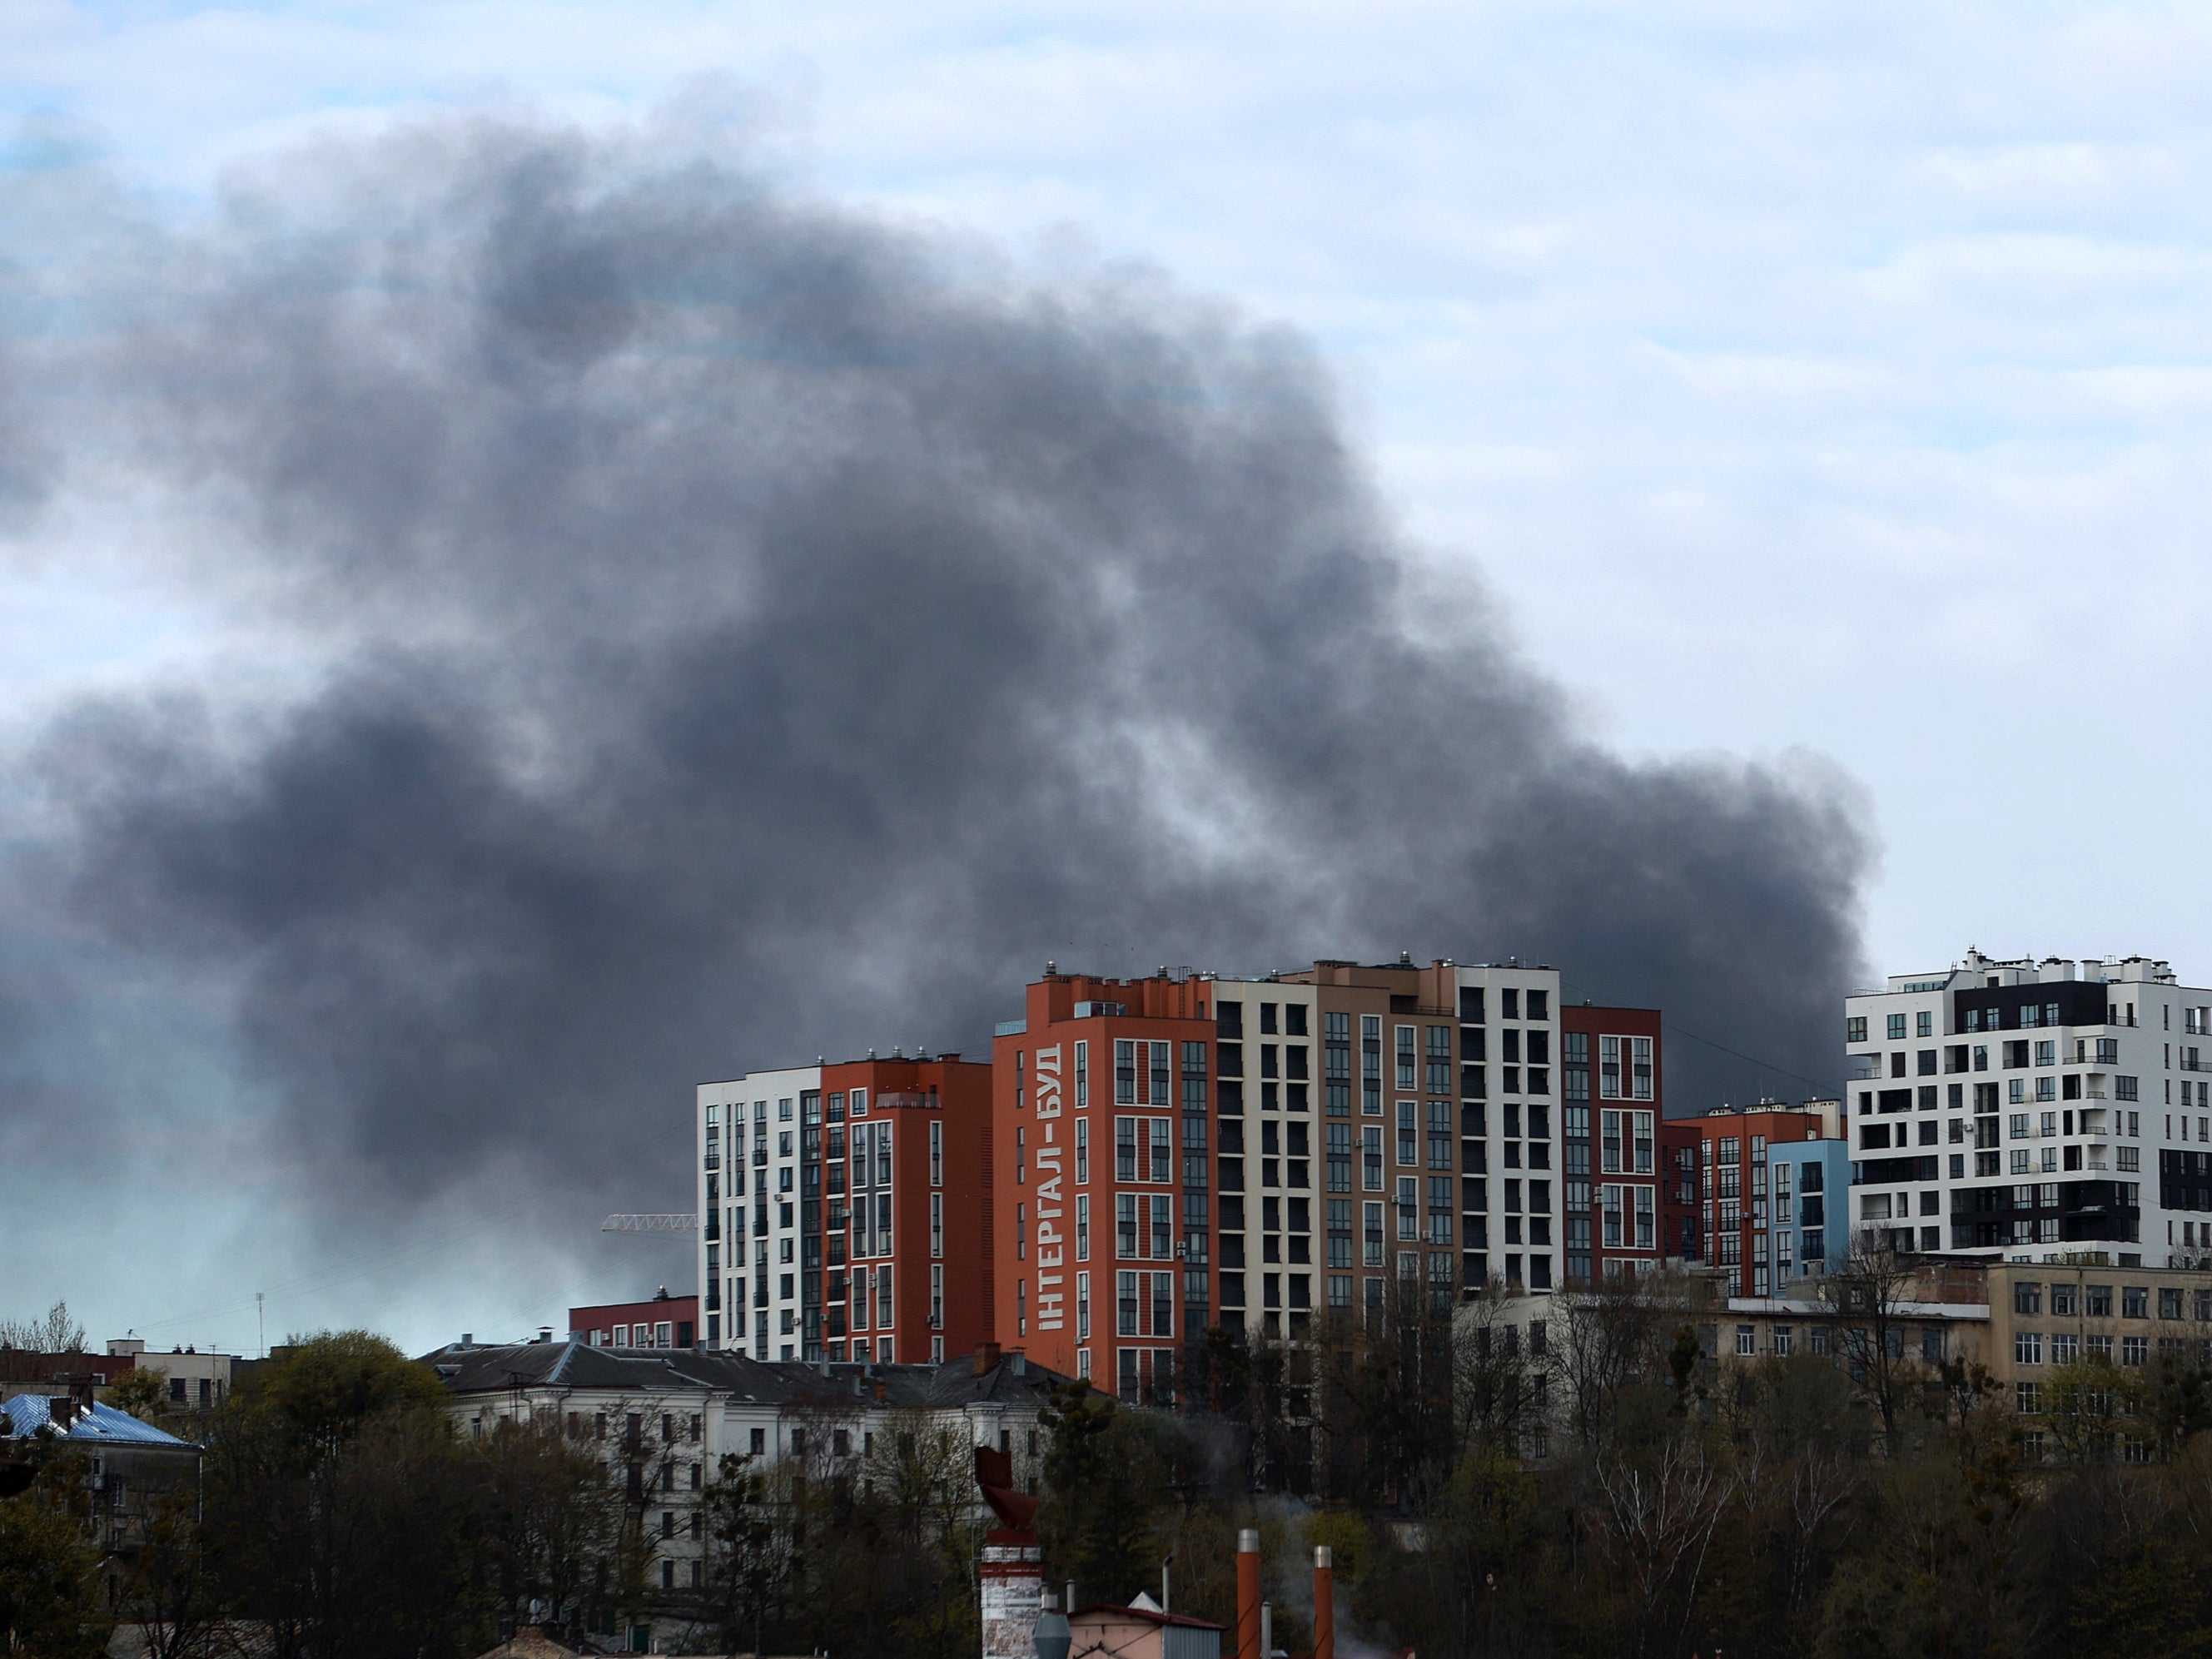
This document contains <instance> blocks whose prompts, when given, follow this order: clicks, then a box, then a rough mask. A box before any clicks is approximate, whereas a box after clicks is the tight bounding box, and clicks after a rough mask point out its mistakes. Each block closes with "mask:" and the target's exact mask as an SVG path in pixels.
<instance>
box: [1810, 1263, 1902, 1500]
mask: <svg viewBox="0 0 2212 1659" xmlns="http://www.w3.org/2000/svg"><path fill="white" fill-rule="evenodd" d="M1912 1282H1913V1274H1912V1269H1911V1266H1910V1264H1908V1263H1907V1262H1906V1261H1905V1260H1904V1259H1903V1258H1902V1257H1900V1256H1899V1255H1898V1254H1897V1252H1896V1251H1895V1250H1894V1249H1893V1248H1891V1246H1890V1244H1889V1242H1888V1237H1887V1233H1886V1232H1885V1231H1883V1230H1881V1229H1879V1228H1867V1229H1863V1230H1862V1231H1860V1232H1859V1233H1858V1235H1857V1237H1856V1239H1855V1240H1854V1242H1853V1243H1852V1246H1851V1251H1850V1255H1849V1256H1847V1257H1846V1258H1845V1259H1844V1265H1843V1267H1841V1268H1840V1269H1839V1270H1838V1272H1836V1273H1833V1274H1832V1275H1830V1276H1829V1277H1828V1278H1827V1279H1825V1280H1823V1281H1822V1283H1821V1294H1822V1295H1823V1296H1824V1297H1826V1298H1827V1299H1828V1303H1829V1310H1830V1313H1829V1316H1830V1318H1831V1320H1832V1322H1833V1329H1834V1333H1835V1339H1834V1340H1835V1348H1836V1352H1838V1354H1840V1355H1842V1356H1843V1358H1844V1365H1845V1369H1846V1370H1847V1371H1848V1372H1849V1374H1850V1379H1851V1381H1852V1383H1854V1384H1856V1385H1857V1387H1858V1389H1859V1390H1860V1392H1861V1393H1862V1394H1863V1395H1864V1396H1865V1398H1866V1400H1867V1402H1868V1403H1869V1405H1871V1406H1872V1407H1874V1410H1875V1415H1876V1416H1878V1417H1879V1418H1880V1419H1881V1437H1882V1443H1883V1445H1884V1446H1885V1447H1886V1448H1887V1450H1888V1452H1889V1454H1890V1455H1892V1456H1895V1455H1897V1452H1898V1449H1899V1428H1900V1420H1901V1418H1902V1414H1903V1412H1904V1409H1905V1404H1906V1401H1907V1396H1908V1395H1909V1394H1910V1392H1911V1389H1912V1387H1913V1385H1914V1384H1915V1383H1917V1381H1918V1380H1919V1377H1920V1375H1921V1372H1922V1370H1923V1367H1922V1365H1921V1364H1920V1361H1919V1359H1918V1358H1917V1357H1916V1356H1912V1355H1909V1354H1908V1353H1907V1352H1906V1351H1905V1323H1904V1321H1905V1304H1906V1302H1907V1299H1908V1293H1909V1292H1910V1291H1911V1288H1912Z"/></svg>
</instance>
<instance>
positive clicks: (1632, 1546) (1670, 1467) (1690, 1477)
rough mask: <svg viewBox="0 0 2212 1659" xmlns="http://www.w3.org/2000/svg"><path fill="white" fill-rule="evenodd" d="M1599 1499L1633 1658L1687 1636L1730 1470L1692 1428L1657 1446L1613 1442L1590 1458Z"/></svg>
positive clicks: (1730, 1486)
mask: <svg viewBox="0 0 2212 1659" xmlns="http://www.w3.org/2000/svg"><path fill="white" fill-rule="evenodd" d="M1591 1473H1592V1475H1593V1477H1594V1479H1595V1484H1596V1486H1597V1490H1598V1492H1599V1495H1600V1497H1601V1500H1602V1507H1601V1510H1600V1511H1599V1515H1600V1534H1599V1535H1600V1538H1601V1542H1602V1545H1603V1547H1604V1549H1605V1552H1606V1554H1607V1558H1608V1559H1609V1560H1610V1561H1611V1562H1612V1563H1613V1567H1614V1571H1615V1575H1616V1578H1617V1582H1618V1583H1620V1585H1621V1586H1622V1587H1623V1588H1624V1589H1626V1593H1627V1598H1628V1603H1629V1637H1630V1640H1631V1641H1632V1644H1633V1646H1634V1650H1635V1651H1636V1652H1637V1653H1638V1654H1639V1655H1640V1654H1644V1653H1647V1652H1649V1651H1650V1650H1651V1649H1652V1646H1653V1645H1654V1644H1658V1645H1659V1646H1660V1647H1661V1649H1662V1650H1665V1649H1666V1648H1668V1647H1669V1646H1671V1645H1672V1642H1673V1638H1681V1637H1685V1636H1686V1634H1687V1632H1689V1629H1690V1626H1691V1621H1692V1619H1693V1618H1694V1616H1695V1614H1696V1612H1697V1606H1698V1595H1699V1590H1700V1589H1702V1588H1703V1585H1704V1582H1705V1567H1706V1563H1707V1560H1708V1558H1709V1556H1710V1554H1711V1548H1712V1541H1713V1533H1714V1530H1715V1529H1716V1528H1717V1527H1718V1526H1719V1524H1720V1521H1721V1517H1722V1515H1723V1512H1724V1510H1726V1509H1727V1507H1728V1506H1729V1503H1730V1501H1731V1500H1732V1498H1733V1497H1734V1494H1735V1479H1734V1476H1733V1474H1732V1473H1731V1471H1730V1470H1729V1468H1727V1466H1726V1465H1725V1464H1724V1463H1723V1462H1722V1461H1721V1460H1720V1459H1718V1458H1716V1457H1715V1456H1714V1455H1712V1453H1711V1449H1709V1448H1708V1447H1707V1445H1706V1444H1705V1439H1704V1437H1703V1436H1702V1435H1701V1434H1699V1432H1697V1431H1696V1430H1695V1429H1694V1428H1685V1429H1682V1430H1680V1431H1677V1432H1675V1433H1673V1434H1669V1435H1668V1436H1666V1437H1664V1438H1663V1439H1662V1441H1661V1442H1660V1443H1659V1444H1658V1445H1657V1446H1656V1448H1644V1447H1636V1448H1633V1449H1632V1448H1630V1447H1628V1446H1627V1445H1626V1443H1624V1442H1615V1443H1612V1444H1610V1445H1608V1446H1607V1447H1604V1448H1601V1449H1599V1450H1598V1451H1597V1452H1596V1453H1595V1455H1594V1456H1593V1458H1592V1462H1591Z"/></svg>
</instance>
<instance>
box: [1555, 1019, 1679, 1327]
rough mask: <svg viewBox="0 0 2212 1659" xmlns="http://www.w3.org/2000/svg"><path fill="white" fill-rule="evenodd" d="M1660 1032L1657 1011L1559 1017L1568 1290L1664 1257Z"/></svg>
mask: <svg viewBox="0 0 2212 1659" xmlns="http://www.w3.org/2000/svg"><path fill="white" fill-rule="evenodd" d="M1660 1026H1661V1022H1660V1018H1659V1011H1658V1010H1657V1009H1656V1008H1599V1007H1595V1006H1591V1005H1590V1004H1589V1003H1583V1004H1580V1005H1570V1006H1567V1007H1565V1008H1562V1009H1560V1010H1559V1049H1560V1054H1559V1057H1560V1061H1561V1066H1560V1074H1559V1075H1560V1094H1561V1103H1560V1111H1561V1115H1562V1118H1563V1120H1564V1121H1563V1122H1562V1125H1561V1128H1562V1131H1563V1133H1564V1134H1565V1139H1566V1170H1565V1176H1566V1179H1565V1211H1566V1234H1567V1237H1566V1247H1567V1257H1566V1278H1567V1282H1568V1283H1569V1284H1571V1285H1575V1284H1589V1283H1590V1282H1591V1281H1592V1280H1593V1279H1599V1278H1603V1277H1605V1276H1606V1275H1607V1274H1614V1273H1624V1272H1626V1273H1634V1272H1635V1271H1637V1270H1638V1268H1642V1267H1657V1266H1658V1265H1659V1263H1660V1262H1661V1261H1662V1260H1663V1259H1664V1257H1665V1248H1664V1247H1665V1237H1664V1234H1663V1232H1662V1229H1661V1226H1660V1213H1661V1209H1662V1204H1661V1191H1660V1188H1661V1185H1662V1171H1661V1170H1660V1167H1659V1164H1660V1158H1659V1126H1660V1125H1661V1124H1662V1123H1663V1122H1664V1121H1666V1116H1667V1108H1666V1100H1665V1096H1664V1086H1663V1084H1662V1069H1661V1066H1660Z"/></svg>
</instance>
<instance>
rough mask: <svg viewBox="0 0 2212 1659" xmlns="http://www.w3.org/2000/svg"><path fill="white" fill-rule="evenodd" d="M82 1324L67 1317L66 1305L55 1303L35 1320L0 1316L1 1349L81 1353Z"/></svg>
mask: <svg viewBox="0 0 2212 1659" xmlns="http://www.w3.org/2000/svg"><path fill="white" fill-rule="evenodd" d="M84 1344H85V1334H84V1327H83V1326H82V1325H80V1324H78V1323H77V1322H76V1320H74V1319H72V1318H71V1317H70V1310H69V1304H68V1303H66V1302H57V1303H55V1304H54V1305H53V1306H52V1307H51V1308H49V1309H47V1310H46V1314H45V1316H43V1317H41V1318H38V1319H0V1348H12V1349H15V1350H16V1351H17V1352H22V1353H36V1354H55V1353H82V1352H84Z"/></svg>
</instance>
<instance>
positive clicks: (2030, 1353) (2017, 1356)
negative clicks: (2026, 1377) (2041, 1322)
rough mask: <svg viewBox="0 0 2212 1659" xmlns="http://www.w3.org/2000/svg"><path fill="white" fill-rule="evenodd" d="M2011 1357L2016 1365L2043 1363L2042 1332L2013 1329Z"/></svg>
mask: <svg viewBox="0 0 2212 1659" xmlns="http://www.w3.org/2000/svg"><path fill="white" fill-rule="evenodd" d="M2012 1358H2013V1363H2014V1364H2016V1365H2040V1364H2042V1363H2043V1333H2042V1332H2040V1331H2015V1332H2014V1333H2013V1338H2012Z"/></svg>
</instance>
